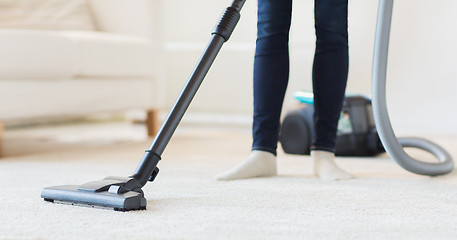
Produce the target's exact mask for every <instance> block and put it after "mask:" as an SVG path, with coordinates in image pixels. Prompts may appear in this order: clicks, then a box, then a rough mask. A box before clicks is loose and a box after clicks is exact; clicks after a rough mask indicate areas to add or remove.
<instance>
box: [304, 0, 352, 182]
mask: <svg viewBox="0 0 457 240" xmlns="http://www.w3.org/2000/svg"><path fill="white" fill-rule="evenodd" d="M314 3H315V10H314V11H315V12H314V13H315V28H316V51H315V55H314V64H313V90H314V110H315V112H314V129H315V139H313V146H312V148H311V149H312V152H311V156H312V158H313V159H314V171H315V174H316V175H317V176H319V177H320V178H322V179H330V180H337V179H347V178H351V175H350V174H348V173H346V172H345V171H343V170H342V169H340V168H339V167H338V166H337V165H336V164H335V161H334V158H335V155H334V152H335V141H336V134H337V126H338V119H339V117H340V113H341V108H342V106H343V101H344V93H345V89H346V82H347V77H348V62H349V54H348V32H347V18H348V16H347V4H348V1H347V0H315V2H314Z"/></svg>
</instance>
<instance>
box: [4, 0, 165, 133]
mask: <svg viewBox="0 0 457 240" xmlns="http://www.w3.org/2000/svg"><path fill="white" fill-rule="evenodd" d="M2 1H3V4H4V6H3V7H5V6H6V7H8V4H11V3H13V2H15V1H17V2H16V3H18V2H20V1H21V0H14V1H11V0H0V134H1V132H2V129H1V126H2V124H1V122H4V123H5V122H6V123H8V122H13V121H18V120H33V119H50V118H54V119H55V118H62V117H72V116H83V115H87V114H91V113H100V112H115V111H116V112H118V111H124V110H128V109H143V110H146V111H147V112H148V114H147V116H148V120H147V123H149V124H148V132H149V135H153V134H154V133H155V131H156V126H157V118H156V116H157V109H159V107H160V106H159V103H160V99H159V94H160V91H159V87H160V81H159V80H160V68H159V67H158V66H159V63H160V62H159V57H160V49H159V47H158V44H157V42H155V41H154V40H155V35H154V26H155V24H157V22H155V19H154V6H153V4H154V0H87V2H84V1H85V0H43V1H48V2H50V3H49V4H47V5H44V6H39V7H42V8H44V9H45V10H43V11H50V12H53V13H54V12H55V10H54V9H53V8H59V7H61V8H64V9H63V12H64V13H63V14H69V15H71V14H76V15H78V14H79V15H80V16H78V17H76V19H77V20H74V19H63V18H62V17H61V15H62V14H61V15H60V16H57V17H56V21H57V23H56V22H54V23H52V22H51V20H49V17H47V18H46V19H47V20H46V19H45V21H48V20H49V22H45V23H44V24H42V25H44V27H43V29H41V28H40V26H35V25H34V22H33V21H34V20H33V19H32V20H29V22H26V23H22V24H23V25H25V26H21V23H19V24H18V23H17V22H15V19H14V16H13V17H11V11H10V12H9V13H8V12H7V13H4V12H5V11H3V13H2ZM22 1H23V2H26V1H29V2H27V4H28V3H30V2H38V1H39V0H22ZM62 1H64V3H63V4H64V5H65V3H70V2H74V4H73V6H60V5H62ZM5 4H6V5H5ZM81 6H83V7H87V9H84V11H86V10H87V12H85V13H82V12H81V11H82V10H81ZM6 7H5V8H3V9H7V8H6ZM9 7H10V10H12V12H13V14H12V15H14V14H20V13H21V11H23V12H26V13H27V14H28V11H29V10H27V9H25V10H24V9H20V8H21V7H23V8H24V7H25V8H27V7H30V6H26V5H25V6H19V8H16V9H15V8H14V6H13V7H11V6H9ZM72 7H73V8H77V9H76V10H74V9H73V10H71V8H72ZM69 9H70V10H69ZM71 11H73V12H72V13H71ZM2 14H10V15H8V16H7V17H5V16H3V19H5V18H6V19H7V20H11V19H12V22H13V23H12V24H10V25H8V24H6V26H5V22H8V21H3V22H2ZM84 14H86V15H84ZM81 15H82V16H83V18H81ZM37 16H40V13H38V15H37ZM59 17H60V19H59ZM32 18H33V17H32ZM16 20H17V19H16ZM19 20H21V19H19ZM38 21H40V20H38ZM84 21H92V24H93V25H87V24H86V23H84ZM60 23H62V24H61V25H63V26H59V24H60ZM2 24H3V26H2ZM46 24H47V25H46ZM65 24H67V26H65ZM78 24H83V25H84V24H86V25H85V26H77V25H78ZM16 25H19V27H16ZM38 25H39V24H38ZM66 27H68V28H69V29H66ZM74 28H76V30H75V29H74Z"/></svg>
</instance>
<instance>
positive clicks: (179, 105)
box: [132, 0, 246, 186]
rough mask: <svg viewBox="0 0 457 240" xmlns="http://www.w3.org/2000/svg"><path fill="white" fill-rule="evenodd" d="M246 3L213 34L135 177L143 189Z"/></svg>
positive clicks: (238, 1)
mask: <svg viewBox="0 0 457 240" xmlns="http://www.w3.org/2000/svg"><path fill="white" fill-rule="evenodd" d="M245 1H246V0H234V1H233V2H232V5H230V7H228V8H227V9H226V10H225V12H224V13H223V14H222V16H221V18H220V20H219V21H218V23H217V25H216V27H215V29H214V31H213V33H212V34H213V37H212V38H211V40H210V42H209V44H208V46H207V47H206V50H205V51H204V53H203V55H202V57H201V58H200V61H199V62H198V64H197V66H196V67H195V69H194V71H193V72H192V74H191V76H190V77H189V80H188V81H187V83H186V85H185V86H184V89H183V90H182V92H181V94H180V95H179V97H178V100H177V101H176V103H175V105H174V106H173V108H172V110H171V111H170V113H169V114H168V116H167V118H166V120H165V122H164V123H163V125H162V127H161V128H160V130H159V132H158V133H157V135H156V137H155V138H154V141H153V142H152V144H151V147H150V148H149V149H148V150H146V154H145V156H144V157H143V160H142V161H141V162H140V164H139V165H138V168H137V170H136V171H135V173H134V175H133V176H132V177H133V178H135V179H137V180H138V181H139V182H140V183H141V186H144V185H145V184H146V183H147V181H148V179H149V177H150V176H151V174H152V173H153V172H154V169H155V168H156V165H157V163H158V161H159V160H160V158H161V155H162V153H163V151H164V150H165V147H166V146H167V144H168V142H169V141H170V139H171V137H172V136H173V133H174V132H175V130H176V128H177V127H178V124H179V122H180V121H181V119H182V117H183V116H184V113H185V112H186V110H187V108H188V107H189V105H190V103H191V101H192V99H193V98H194V96H195V94H196V93H197V90H198V88H199V87H200V85H201V83H202V82H203V79H204V78H205V76H206V74H207V73H208V71H209V69H210V67H211V65H212V64H213V62H214V60H215V59H216V56H217V54H218V53H219V50H220V49H221V48H222V45H223V44H224V42H226V41H227V40H228V39H229V38H230V35H231V34H232V32H233V30H234V29H235V26H236V24H237V23H238V20H239V19H240V10H241V8H242V7H243V5H244V3H245Z"/></svg>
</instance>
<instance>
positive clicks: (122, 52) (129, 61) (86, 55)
mask: <svg viewBox="0 0 457 240" xmlns="http://www.w3.org/2000/svg"><path fill="white" fill-rule="evenodd" d="M63 34H65V35H66V36H67V37H69V38H70V39H71V40H72V41H74V42H75V43H76V44H77V48H78V55H79V56H78V58H77V59H78V62H77V64H76V65H77V66H78V72H77V75H78V76H152V75H153V74H154V73H155V70H154V69H155V67H154V66H155V62H154V61H155V59H156V57H157V56H156V53H155V47H154V44H153V43H152V42H151V41H150V40H148V39H146V38H142V37H136V36H127V35H120V34H114V33H103V32H83V31H67V32H63Z"/></svg>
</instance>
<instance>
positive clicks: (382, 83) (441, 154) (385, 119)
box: [372, 0, 454, 176]
mask: <svg viewBox="0 0 457 240" xmlns="http://www.w3.org/2000/svg"><path fill="white" fill-rule="evenodd" d="M392 9H393V0H379V6H378V20H377V23H376V36H375V45H374V54H373V72H372V94H373V99H372V102H373V114H374V119H375V123H376V128H377V130H378V132H379V137H380V139H381V142H382V144H383V146H384V148H385V149H386V152H387V153H388V154H389V156H390V157H392V158H393V159H394V160H395V161H396V162H397V163H398V164H399V165H400V166H401V167H403V168H404V169H406V170H408V171H410V172H413V173H416V174H421V175H430V176H436V175H443V174H446V173H449V172H451V171H452V169H453V168H454V162H453V160H452V157H451V155H450V154H449V153H448V152H446V150H444V149H443V148H442V147H440V146H438V145H437V144H435V143H433V142H430V141H428V140H425V139H419V138H401V139H397V138H396V137H395V134H394V131H393V129H392V125H391V124H390V119H389V114H388V112H387V104H386V72H387V55H388V50H389V38H390V26H391V21H392ZM403 147H413V148H419V149H422V150H425V151H428V152H430V153H431V154H433V155H434V156H435V157H436V158H438V162H437V163H427V162H422V161H419V160H416V159H414V158H412V157H410V156H409V155H408V154H406V152H405V151H404V150H403Z"/></svg>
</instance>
